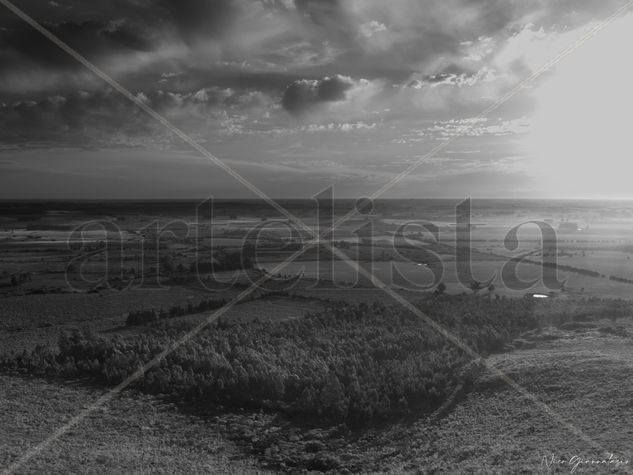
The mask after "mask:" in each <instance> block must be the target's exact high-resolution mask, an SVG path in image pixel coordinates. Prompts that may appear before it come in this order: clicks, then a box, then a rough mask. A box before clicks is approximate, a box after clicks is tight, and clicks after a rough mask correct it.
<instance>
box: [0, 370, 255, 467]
mask: <svg viewBox="0 0 633 475" xmlns="http://www.w3.org/2000/svg"><path fill="white" fill-rule="evenodd" d="M103 394H104V391H103V390H99V389H90V388H87V387H86V386H81V385H78V384H65V385H61V384H56V383H53V382H47V381H44V380H41V379H37V378H22V377H9V376H2V375H0V469H2V468H6V467H8V466H9V465H10V464H12V463H14V462H15V461H16V460H18V458H19V457H20V456H22V455H23V454H24V453H26V451H27V450H28V449H30V448H31V447H34V446H35V445H37V444H39V443H40V442H42V441H44V440H45V439H46V438H47V437H48V436H50V435H51V434H52V433H53V432H54V431H55V430H57V429H58V428H60V427H62V426H63V425H64V424H66V422H68V420H69V419H70V418H71V417H72V416H73V415H75V414H77V413H78V412H79V411H81V410H82V408H85V407H88V406H89V405H90V404H91V403H93V402H94V401H96V400H97V399H98V398H99V397H100V396H102V395H103ZM148 472H152V473H263V470H262V469H261V468H258V467H257V466H256V465H255V463H254V461H253V460H249V458H248V457H247V456H246V455H245V454H244V453H243V452H242V451H241V450H239V449H238V448H237V447H236V446H235V445H234V444H233V443H231V442H230V441H227V440H226V439H225V438H224V437H222V435H221V434H220V432H219V431H218V429H217V427H216V426H215V425H214V424H209V423H206V422H205V421H203V420H201V419H199V418H197V417H193V416H187V415H185V414H183V413H182V412H179V411H177V410H175V408H174V406H173V405H171V404H168V403H166V402H164V401H160V400H158V399H155V398H152V397H149V396H144V395H141V394H137V393H126V394H123V395H121V396H119V397H118V398H116V399H115V400H113V401H112V402H111V403H110V404H108V405H106V406H104V407H102V408H100V409H99V410H98V411H96V412H93V413H92V414H90V416H89V417H87V418H86V419H84V420H82V421H81V423H80V424H78V425H77V426H76V427H74V428H72V429H71V430H70V431H68V432H67V433H66V434H65V435H64V436H63V437H62V438H61V439H60V440H58V441H57V442H55V443H54V444H52V445H51V446H50V447H48V448H47V449H46V450H44V451H43V452H42V453H41V454H40V455H37V456H36V457H34V458H33V459H32V460H31V461H30V462H29V463H28V464H26V465H25V466H24V467H22V468H21V469H20V470H19V473H59V474H62V473H95V474H96V473H148Z"/></svg>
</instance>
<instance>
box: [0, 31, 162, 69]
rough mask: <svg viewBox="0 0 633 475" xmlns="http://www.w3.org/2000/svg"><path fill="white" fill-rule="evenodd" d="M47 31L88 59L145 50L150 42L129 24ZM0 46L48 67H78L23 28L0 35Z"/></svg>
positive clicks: (71, 60)
mask: <svg viewBox="0 0 633 475" xmlns="http://www.w3.org/2000/svg"><path fill="white" fill-rule="evenodd" d="M47 27H48V29H49V30H50V31H51V32H52V33H53V34H55V35H56V36H58V37H59V38H60V39H61V40H62V41H64V42H65V43H67V44H68V45H70V46H71V47H73V48H75V49H77V50H79V51H81V52H82V53H83V54H84V55H86V56H88V57H95V58H99V57H101V56H103V55H104V54H106V53H110V52H112V51H116V50H121V49H125V50H137V51H148V50H151V49H152V43H151V41H150V39H149V38H148V37H146V36H144V35H143V34H142V33H140V32H139V30H137V29H135V28H134V27H133V26H132V25H128V24H125V23H122V24H115V23H107V22H102V21H85V22H82V23H73V22H66V23H60V24H57V25H47ZM0 45H1V47H2V49H3V50H4V51H5V52H6V51H8V50H13V51H15V52H16V53H17V54H18V55H19V57H20V58H21V59H26V60H31V61H33V62H35V63H36V64H38V65H46V66H49V67H63V68H65V67H70V66H72V67H78V64H77V62H76V61H75V60H74V59H72V58H71V57H70V56H69V55H68V54H67V53H66V52H64V51H62V50H61V49H60V48H59V47H58V46H56V45H54V44H53V43H51V42H50V41H49V40H48V39H46V38H45V37H44V36H42V35H41V34H40V33H39V32H37V31H35V30H34V29H32V28H30V27H28V25H27V26H24V27H22V28H19V29H9V30H4V31H2V32H0Z"/></svg>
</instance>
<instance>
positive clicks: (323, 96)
mask: <svg viewBox="0 0 633 475" xmlns="http://www.w3.org/2000/svg"><path fill="white" fill-rule="evenodd" d="M353 86H354V82H353V81H352V80H351V79H350V78H346V77H343V76H339V75H336V76H333V77H326V78H323V79H321V80H316V79H300V80H298V81H295V82H293V83H292V84H291V85H290V86H288V88H286V90H285V91H284V94H283V98H282V101H281V103H282V105H283V107H284V109H286V110H287V111H288V112H290V113H292V114H300V113H302V112H305V111H306V110H309V109H312V108H314V107H316V106H318V105H319V104H323V103H327V102H335V101H342V100H344V99H345V92H346V91H348V90H349V89H351V88H352V87H353Z"/></svg>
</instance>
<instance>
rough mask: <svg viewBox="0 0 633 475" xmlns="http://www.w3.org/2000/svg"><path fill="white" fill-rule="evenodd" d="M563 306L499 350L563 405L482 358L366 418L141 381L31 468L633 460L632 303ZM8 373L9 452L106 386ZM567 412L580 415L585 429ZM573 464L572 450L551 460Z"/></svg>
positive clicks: (498, 470) (533, 469)
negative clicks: (465, 373) (239, 401)
mask: <svg viewBox="0 0 633 475" xmlns="http://www.w3.org/2000/svg"><path fill="white" fill-rule="evenodd" d="M605 303H606V304H607V305H606V306H605V305H604V304H605ZM561 310H564V307H562V306H561V305H560V304H557V306H554V307H552V308H546V307H543V306H542V307H541V308H540V309H538V311H537V312H536V314H537V315H538V318H537V320H539V322H540V323H539V322H537V327H536V328H535V329H533V330H528V331H525V332H522V333H521V334H520V335H518V336H517V337H516V338H514V339H512V340H511V341H510V342H509V343H507V344H505V346H504V351H503V352H501V353H493V354H491V355H490V356H488V357H487V359H486V363H487V365H489V366H492V367H494V368H497V369H499V370H501V371H503V372H504V373H505V374H507V375H508V376H510V377H511V378H512V379H513V380H514V381H516V382H517V383H518V384H520V385H521V386H522V387H523V388H525V389H526V390H527V391H529V393H530V394H531V395H533V396H534V397H536V398H537V399H538V401H540V402H542V403H545V404H546V405H547V407H548V408H549V409H548V411H549V412H547V411H544V410H543V408H542V407H540V406H539V405H537V404H536V403H535V401H534V400H533V399H532V398H531V397H527V396H526V394H523V395H522V394H519V393H517V392H516V391H515V390H514V389H513V388H511V387H509V386H508V385H507V384H506V383H505V382H503V381H501V380H500V379H499V377H498V376H497V375H496V373H494V372H492V371H489V370H487V369H485V368H483V367H482V366H478V368H480V371H478V372H476V373H474V378H473V380H472V381H471V384H469V385H464V386H461V389H459V388H456V390H455V391H453V392H451V394H450V397H447V398H444V403H443V404H441V405H440V406H439V407H436V409H435V410H434V411H431V412H422V413H418V414H409V415H408V416H407V417H405V418H396V419H392V420H389V421H388V422H387V423H381V424H378V425H368V426H363V427H362V428H354V427H352V426H349V425H345V424H340V422H337V421H336V420H334V421H332V422H325V421H323V420H321V419H309V418H308V419H303V420H302V419H296V418H288V417H284V416H283V414H279V413H278V412H277V411H270V410H264V411H263V412H258V411H252V410H245V411H242V410H229V408H228V407H226V406H217V405H215V404H212V405H210V404H209V403H208V402H203V401H198V402H195V401H194V400H189V401H183V400H180V401H179V402H178V400H177V399H176V400H174V399H173V397H166V396H162V397H161V398H160V399H155V398H154V397H153V396H149V395H144V394H143V393H140V392H138V391H128V392H125V393H124V394H123V395H122V396H120V397H119V398H117V399H115V400H114V401H112V402H111V403H110V404H109V405H108V406H107V408H106V409H105V410H100V411H97V412H95V413H94V414H92V415H91V416H90V417H88V418H87V419H86V420H84V421H82V423H80V424H79V425H78V426H77V427H76V428H74V429H73V430H72V431H71V432H70V433H69V434H67V435H65V436H64V437H63V438H62V439H61V440H60V442H59V443H56V444H55V445H53V446H52V447H51V448H50V449H49V450H47V451H45V452H43V453H42V455H41V456H39V457H37V458H35V459H34V460H33V462H32V464H31V465H29V466H27V467H26V468H27V470H25V471H26V472H37V471H47V472H82V473H96V472H98V471H100V472H108V473H112V472H121V471H142V470H152V471H161V472H170V473H171V472H174V473H191V472H196V471H197V472H199V471H203V472H209V471H211V472H214V473H250V472H252V471H254V470H256V469H258V467H259V469H262V468H261V467H268V468H269V469H274V470H275V471H280V470H282V471H290V470H292V469H296V468H297V467H307V468H312V469H315V470H319V471H324V470H328V469H332V470H335V471H341V470H344V469H347V470H350V471H353V472H360V473H367V472H391V473H403V472H404V473H414V472H424V473H458V474H462V473H464V474H465V473H473V472H475V473H495V474H505V473H549V471H548V468H547V467H546V466H544V465H543V464H544V461H543V458H544V457H548V458H550V457H552V456H554V457H556V458H557V459H564V460H566V461H567V460H569V458H571V457H574V456H578V457H581V458H583V459H585V460H586V459H604V458H606V457H608V455H607V454H605V452H609V453H612V454H614V455H615V456H616V457H617V458H620V459H623V460H624V459H629V460H630V459H631V458H632V455H633V454H631V452H630V439H631V437H632V436H633V429H631V427H629V426H630V424H629V422H630V420H631V419H632V418H633V406H632V405H631V401H630V387H631V382H632V381H631V377H630V374H631V371H630V369H631V365H632V363H633V350H632V348H633V346H632V344H633V340H632V339H631V338H632V335H633V325H632V321H631V318H630V316H631V313H630V310H631V309H630V307H628V306H627V305H626V304H623V303H616V304H614V303H609V302H607V301H603V302H602V303H601V302H599V301H597V300H593V301H585V302H577V304H576V306H575V307H573V306H571V307H570V308H569V312H570V313H565V312H564V311H563V312H562V313H561ZM0 381H1V382H2V384H0V396H1V397H0V401H2V409H3V410H2V411H0V421H1V422H2V424H0V427H2V430H1V431H0V432H1V434H0V437H2V439H0V440H1V441H2V443H1V444H0V447H2V449H0V454H1V455H0V464H5V465H6V464H8V463H9V462H10V461H12V460H15V459H16V457H17V456H18V455H19V454H20V453H23V451H24V450H25V449H26V448H27V447H28V446H30V445H32V444H34V443H35V442H38V441H40V440H41V439H43V438H44V437H45V436H46V435H48V434H49V433H51V432H52V431H53V430H54V429H55V428H56V427H57V426H59V425H61V424H62V423H63V422H64V421H65V420H67V419H68V418H69V414H75V413H77V412H78V411H79V410H80V408H81V407H83V406H84V405H86V404H88V403H89V401H93V400H95V399H96V398H97V397H98V396H99V395H100V394H102V391H101V390H99V389H89V388H87V387H86V386H85V385H83V384H78V383H77V381H67V382H65V383H63V382H62V381H59V382H52V381H51V382H47V381H44V380H40V379H34V378H28V377H27V378H25V377H21V376H20V377H18V376H1V377H0ZM168 400H171V401H174V402H178V403H177V404H175V405H172V404H168V403H167V402H166V401H168ZM552 414H557V415H558V416H560V417H561V418H562V419H563V420H564V421H565V422H564V423H561V421H560V420H557V419H556V417H558V416H555V417H553V416H552ZM567 423H568V424H570V425H571V426H573V427H574V428H575V429H572V432H570V429H569V427H567ZM573 431H575V432H573ZM580 433H582V434H584V435H582V436H581V435H579V434H580ZM230 441H234V442H230ZM589 441H593V443H592V442H589ZM234 443H235V444H237V445H234ZM249 456H254V457H255V460H257V465H254V462H253V461H249V459H248V457H249ZM570 470H571V466H570V465H569V464H561V465H558V466H555V467H552V469H551V471H552V472H553V473H570ZM577 473H619V472H618V471H614V468H613V466H609V465H607V466H604V465H602V466H586V465H580V466H579V467H578V468H577Z"/></svg>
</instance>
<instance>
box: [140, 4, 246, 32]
mask: <svg viewBox="0 0 633 475" xmlns="http://www.w3.org/2000/svg"><path fill="white" fill-rule="evenodd" d="M152 8H158V9H162V10H163V11H164V12H165V16H164V19H165V20H168V21H170V22H171V23H172V24H173V25H174V26H175V27H176V29H177V30H178V32H179V33H180V35H181V36H182V37H183V38H187V39H190V38H195V37H196V36H198V35H202V36H211V37H218V36H220V35H221V34H222V33H224V32H226V31H227V30H228V29H229V28H230V27H231V24H232V22H233V21H234V20H235V19H236V18H237V16H238V14H239V12H240V8H239V5H238V2H236V1H235V0H212V1H209V0H155V2H154V5H152Z"/></svg>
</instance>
